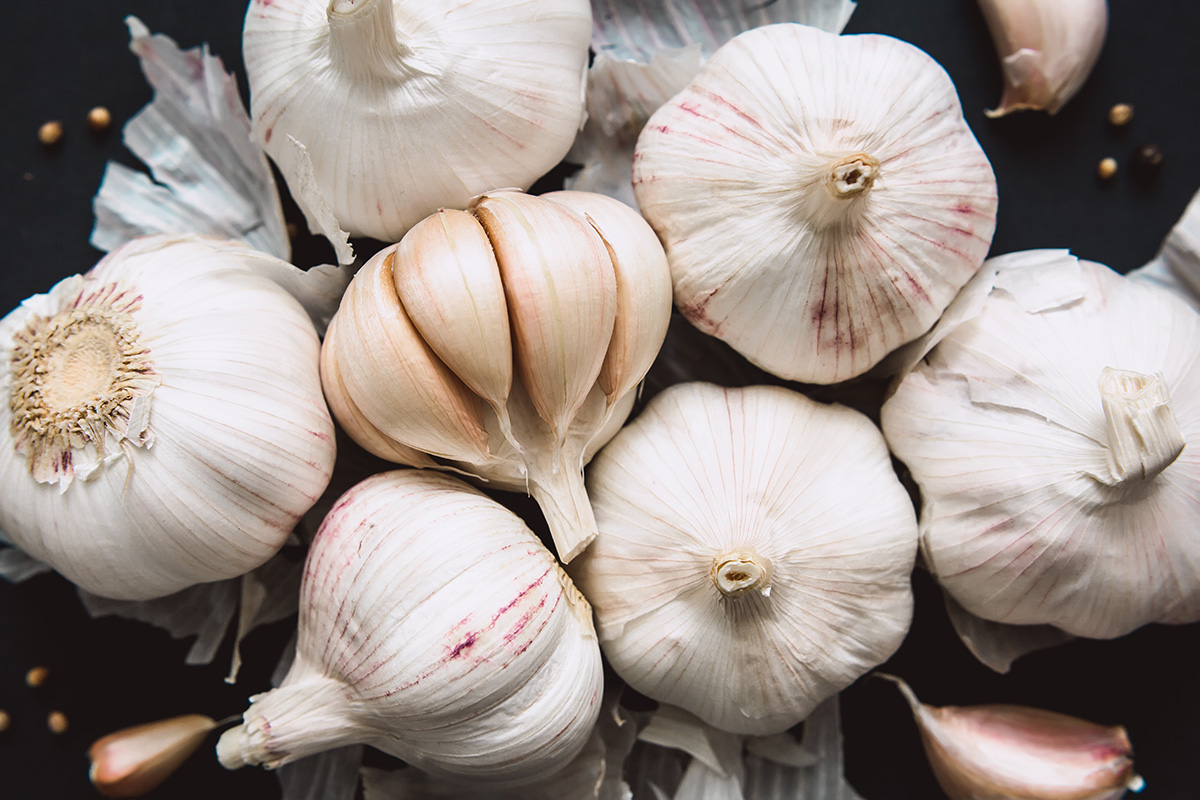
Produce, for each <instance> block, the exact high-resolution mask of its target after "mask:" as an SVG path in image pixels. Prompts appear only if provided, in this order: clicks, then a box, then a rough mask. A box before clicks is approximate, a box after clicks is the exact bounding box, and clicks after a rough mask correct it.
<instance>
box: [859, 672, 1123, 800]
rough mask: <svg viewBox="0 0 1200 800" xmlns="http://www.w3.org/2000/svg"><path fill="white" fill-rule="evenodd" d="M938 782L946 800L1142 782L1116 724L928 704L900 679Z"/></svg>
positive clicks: (1081, 795)
mask: <svg viewBox="0 0 1200 800" xmlns="http://www.w3.org/2000/svg"><path fill="white" fill-rule="evenodd" d="M881 677H884V678H887V679H889V680H891V681H893V682H894V683H896V685H897V686H899V687H900V691H901V692H902V693H903V694H904V699H905V700H906V701H908V704H909V706H910V707H911V708H912V712H913V718H914V719H915V720H916V722H917V727H918V728H919V729H920V731H921V741H922V743H923V744H924V745H925V754H926V755H927V756H928V757H929V765H930V766H931V767H932V768H933V773H934V775H935V776H936V777H937V781H938V784H939V785H940V786H941V787H942V789H943V790H944V791H945V792H946V794H947V795H949V796H950V800H975V798H981V797H986V798H989V800H1116V798H1118V797H1121V796H1122V795H1124V794H1125V792H1126V791H1127V790H1130V789H1132V790H1134V791H1139V790H1140V789H1141V787H1142V786H1143V785H1144V782H1143V781H1142V779H1141V778H1140V777H1139V776H1138V775H1136V774H1134V771H1133V758H1132V756H1133V746H1132V745H1131V744H1130V743H1129V735H1128V734H1127V733H1126V732H1125V729H1124V728H1122V727H1121V726H1119V725H1118V726H1113V727H1107V726H1104V725H1097V724H1095V723H1093V722H1087V721H1086V720H1082V719H1079V718H1078V717H1070V716H1067V715H1066V714H1057V713H1055V712H1052V711H1043V710H1041V709H1037V708H1028V707H1026V706H1009V705H981V706H942V707H940V708H938V707H934V706H928V705H925V704H924V703H922V702H920V701H919V700H918V699H917V696H916V695H915V694H914V693H913V691H912V689H910V688H909V687H908V684H906V683H905V682H904V681H902V680H900V679H899V678H895V677H892V676H890V675H882V676H881Z"/></svg>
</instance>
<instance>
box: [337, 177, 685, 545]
mask: <svg viewBox="0 0 1200 800" xmlns="http://www.w3.org/2000/svg"><path fill="white" fill-rule="evenodd" d="M670 309H671V281H670V273H669V271H668V269H667V265H666V256H665V254H664V253H663V250H662V246H661V245H660V244H659V242H658V240H657V239H656V238H655V236H654V232H653V231H652V230H651V229H650V227H649V226H648V225H647V224H646V223H645V221H644V220H643V219H642V218H641V217H639V216H638V215H637V213H636V212H635V211H633V210H632V209H630V208H629V207H628V206H625V205H623V204H622V203H619V202H618V201H616V200H613V199H611V198H607V197H603V196H601V195H594V194H588V193H584V192H555V193H552V194H549V195H544V196H542V197H532V196H530V195H526V194H522V193H520V192H496V193H493V194H488V195H484V196H482V197H481V198H479V199H478V200H477V201H476V202H475V203H474V204H473V205H472V207H471V209H470V210H469V211H455V210H450V209H446V210H442V211H439V212H438V213H437V214H434V215H432V216H430V217H428V218H426V219H425V220H423V221H421V222H420V223H419V224H418V225H416V226H414V227H413V229H412V230H411V231H409V233H408V234H407V235H405V237H404V238H403V239H402V240H401V241H400V242H399V243H398V244H396V245H393V246H391V247H387V248H384V249H383V250H382V251H380V252H379V253H378V254H376V256H375V257H374V258H372V259H371V260H370V261H369V262H367V264H366V265H364V266H363V268H362V269H361V270H360V271H359V273H358V275H357V276H356V277H355V279H354V281H353V282H352V284H351V286H350V288H349V290H348V291H347V292H346V295H345V297H344V298H343V300H342V305H341V308H340V309H339V311H338V313H337V316H336V317H335V318H334V321H333V322H332V323H331V324H330V329H329V332H328V334H327V336H326V339H325V344H324V351H323V354H322V364H323V368H322V379H323V382H324V386H325V392H326V395H327V396H328V397H329V403H330V406H331V407H332V409H333V411H334V414H335V415H336V416H337V419H338V420H339V421H340V422H341V423H342V424H343V426H344V427H345V428H346V430H347V432H348V433H350V435H351V436H352V437H354V438H355V440H356V441H358V442H359V444H361V445H362V446H363V447H365V448H367V449H368V450H370V451H371V452H372V453H375V454H376V455H378V456H380V457H381V458H387V459H389V460H392V461H396V462H399V463H405V464H409V465H412V466H419V467H436V466H443V467H450V468H454V469H457V470H459V471H462V472H466V473H469V474H472V475H476V476H478V477H480V478H482V479H484V480H486V481H488V482H489V486H493V487H496V488H502V489H510V490H516V491H528V492H529V493H531V494H532V495H533V496H534V498H535V499H536V500H537V501H538V503H539V505H540V506H541V507H542V510H543V512H544V513H545V515H546V518H547V521H548V523H549V526H550V532H551V534H552V535H553V536H554V541H555V546H556V548H557V550H558V553H559V555H560V557H561V558H562V559H563V560H564V561H570V560H571V559H572V558H573V557H574V556H575V555H576V554H577V553H578V552H580V551H581V550H582V549H583V548H584V547H586V546H587V544H588V542H590V541H591V540H592V538H593V537H594V536H595V522H594V520H593V518H592V511H591V506H590V505H589V503H588V501H587V496H586V493H585V491H584V485H583V474H582V471H583V465H584V464H585V463H586V462H587V460H588V459H589V458H590V457H591V454H592V453H594V452H595V451H596V450H597V449H598V448H599V447H600V446H601V445H603V444H604V442H606V441H608V439H609V438H610V437H611V436H612V434H613V433H614V432H615V431H616V429H617V428H618V427H619V426H620V424H621V423H622V422H623V421H624V419H625V417H626V416H627V415H628V414H629V410H630V408H631V407H632V403H633V398H634V390H635V389H636V387H637V385H638V384H639V382H640V381H641V379H642V377H643V376H644V375H645V374H646V371H647V370H648V369H649V368H650V364H651V363H652V362H653V360H654V357H655V355H656V354H657V352H658V349H659V347H661V345H662V342H663V338H664V337H665V336H666V330H667V324H668V322H669V321H670Z"/></svg>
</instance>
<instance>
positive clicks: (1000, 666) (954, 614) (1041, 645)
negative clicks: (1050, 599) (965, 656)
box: [942, 594, 1075, 675]
mask: <svg viewBox="0 0 1200 800" xmlns="http://www.w3.org/2000/svg"><path fill="white" fill-rule="evenodd" d="M942 599H943V600H944V601H945V604H946V616H947V617H949V618H950V624H951V625H952V626H953V627H954V632H955V633H956V634H958V638H959V640H960V641H961V642H962V643H963V645H964V646H965V647H966V648H967V649H968V650H970V651H971V655H973V656H975V657H976V658H977V659H979V662H980V663H981V664H983V665H984V666H986V667H988V668H989V669H992V670H995V671H996V672H999V673H1000V674H1002V675H1004V674H1007V673H1008V671H1009V670H1010V669H1012V664H1013V662H1014V661H1016V660H1017V659H1018V658H1021V657H1022V656H1027V655H1029V654H1030V653H1036V652H1037V651H1039V650H1045V649H1046V648H1048V647H1055V646H1056V645H1060V644H1063V643H1064V642H1069V641H1071V640H1072V639H1074V638H1075V637H1074V636H1072V635H1071V634H1069V633H1065V632H1063V631H1060V630H1059V629H1058V628H1055V627H1054V626H1053V625H1005V624H1004V623H1002V622H992V621H991V620H987V619H983V618H982V617H977V616H975V615H974V614H972V613H971V612H969V611H967V610H966V609H965V608H963V607H962V606H960V605H959V604H958V601H956V600H955V599H954V598H953V597H951V596H950V595H948V594H943V596H942Z"/></svg>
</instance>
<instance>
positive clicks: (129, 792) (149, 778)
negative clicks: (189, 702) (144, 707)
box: [88, 714, 217, 797]
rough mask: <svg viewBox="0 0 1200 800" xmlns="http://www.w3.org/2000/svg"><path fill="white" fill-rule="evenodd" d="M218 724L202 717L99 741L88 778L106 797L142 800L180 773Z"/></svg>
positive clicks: (143, 727) (90, 752) (141, 727)
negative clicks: (139, 799) (142, 796)
mask: <svg viewBox="0 0 1200 800" xmlns="http://www.w3.org/2000/svg"><path fill="white" fill-rule="evenodd" d="M216 727H217V723H216V722H215V721H214V720H212V719H210V718H208V717H205V716H202V715H200V714H185V715H184V716H181V717H172V718H170V719H164V720H159V721H158V722H149V723H146V724H145V725H136V726H134V727H132V728H125V729H124V730H119V731H117V732H115V733H110V734H108V735H107V736H105V737H103V738H100V739H97V740H96V741H95V742H94V743H93V744H92V746H91V747H90V748H89V749H88V758H90V759H91V761H92V766H91V769H90V770H89V771H88V778H89V779H90V780H91V782H92V785H93V786H95V787H96V791H98V792H99V793H100V794H102V795H104V796H105V797H138V796H140V795H143V794H146V793H147V792H149V791H150V790H152V789H154V788H155V787H157V786H158V785H159V784H161V783H162V782H163V781H165V780H166V779H167V778H169V777H170V776H171V774H172V773H174V772H175V770H177V769H179V767H180V766H182V765H183V763H184V762H185V761H187V759H188V757H189V756H191V755H192V753H194V752H196V750H197V748H199V747H200V745H202V744H203V743H204V740H205V739H206V738H207V737H208V734H209V733H210V732H211V731H212V730H213V729H214V728H216Z"/></svg>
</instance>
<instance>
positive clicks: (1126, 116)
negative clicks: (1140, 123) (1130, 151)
mask: <svg viewBox="0 0 1200 800" xmlns="http://www.w3.org/2000/svg"><path fill="white" fill-rule="evenodd" d="M1131 119H1133V106H1131V105H1129V104H1128V103H1117V104H1116V105H1115V106H1113V107H1112V108H1110V109H1109V110H1108V124H1109V125H1113V126H1115V127H1118V128H1119V127H1121V126H1122V125H1128V124H1129V121H1130V120H1131Z"/></svg>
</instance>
